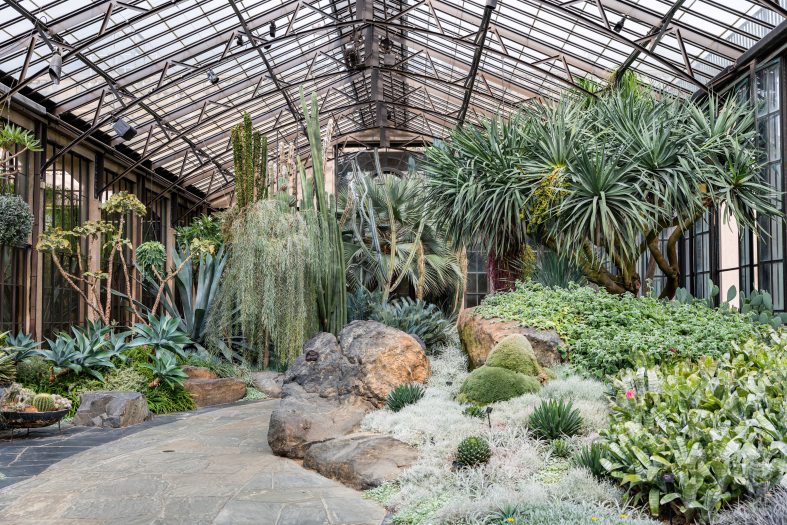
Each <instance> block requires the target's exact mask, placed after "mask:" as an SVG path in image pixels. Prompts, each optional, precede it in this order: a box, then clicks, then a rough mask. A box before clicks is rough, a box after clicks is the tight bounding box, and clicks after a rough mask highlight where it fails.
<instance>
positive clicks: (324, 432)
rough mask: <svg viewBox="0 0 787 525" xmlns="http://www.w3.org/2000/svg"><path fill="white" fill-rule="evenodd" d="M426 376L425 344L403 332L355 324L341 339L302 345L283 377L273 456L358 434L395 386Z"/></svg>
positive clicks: (298, 453) (294, 454) (271, 430)
mask: <svg viewBox="0 0 787 525" xmlns="http://www.w3.org/2000/svg"><path fill="white" fill-rule="evenodd" d="M428 377H429V360H428V359H427V357H426V354H425V353H424V351H423V349H422V348H421V345H420V344H419V343H418V341H416V340H415V339H414V338H413V337H412V336H410V335H408V334H406V333H404V332H402V331H400V330H397V329H395V328H391V327H389V326H386V325H383V324H381V323H378V322H375V321H355V322H353V323H350V324H349V325H347V326H346V327H345V328H344V329H343V330H342V331H341V333H340V334H339V337H338V338H337V337H334V336H333V335H332V334H328V333H320V334H318V335H316V336H315V337H313V338H312V339H310V340H309V341H307V342H306V344H304V346H303V354H301V355H300V356H299V357H298V359H296V361H295V362H294V363H293V364H292V366H290V368H289V370H288V371H287V373H286V374H285V376H284V385H283V387H282V400H281V401H280V402H279V406H278V407H277V408H276V409H275V410H274V411H273V414H272V415H271V423H270V426H269V427H268V444H269V445H270V447H271V449H272V450H273V452H274V453H275V454H278V455H280V456H287V457H291V458H299V459H300V458H303V457H304V455H305V454H306V452H307V451H308V450H309V447H311V446H312V445H313V444H315V443H322V442H325V441H328V440H330V439H335V438H339V437H342V436H345V435H347V434H349V433H351V432H352V431H354V430H355V429H356V427H357V426H358V424H359V423H360V421H361V419H363V417H364V415H365V414H366V413H367V412H369V411H370V410H373V409H375V408H381V407H383V406H384V405H385V398H386V397H387V396H388V393H389V392H390V391H391V390H393V389H394V388H396V387H397V386H399V385H401V384H402V383H414V382H417V383H423V382H424V381H426V379H427V378H428Z"/></svg>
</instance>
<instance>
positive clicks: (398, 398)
mask: <svg viewBox="0 0 787 525" xmlns="http://www.w3.org/2000/svg"><path fill="white" fill-rule="evenodd" d="M424 392H425V390H424V387H423V386H421V385H419V384H417V383H405V384H403V385H399V386H397V387H396V388H394V389H393V390H391V392H389V393H388V397H387V398H386V400H385V406H386V407H388V409H389V410H391V411H392V412H399V411H400V410H401V409H403V408H404V407H406V406H407V405H412V404H414V403H417V402H418V400H420V399H421V398H422V397H424Z"/></svg>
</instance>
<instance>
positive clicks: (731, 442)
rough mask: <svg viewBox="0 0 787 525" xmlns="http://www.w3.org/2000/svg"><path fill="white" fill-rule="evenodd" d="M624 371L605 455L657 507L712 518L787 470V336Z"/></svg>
mask: <svg viewBox="0 0 787 525" xmlns="http://www.w3.org/2000/svg"><path fill="white" fill-rule="evenodd" d="M773 340H774V343H773V346H772V347H768V346H766V345H765V344H763V343H760V342H753V341H752V342H748V343H746V344H744V345H741V346H739V347H736V348H734V349H732V350H731V351H730V352H729V353H728V354H726V355H725V356H724V357H723V358H721V359H719V360H714V359H712V358H710V357H706V358H703V359H700V360H699V361H680V362H675V363H672V364H668V365H663V366H661V367H651V368H645V367H642V368H640V369H638V370H637V371H627V372H622V373H621V374H620V376H619V377H618V378H617V379H616V380H615V383H614V384H615V388H616V397H615V399H614V401H613V402H612V405H611V407H612V415H611V421H610V425H609V428H608V429H607V430H606V431H605V432H604V433H603V434H602V435H603V436H604V438H605V441H606V443H607V452H606V457H605V458H602V460H601V462H602V464H603V465H604V467H605V468H606V469H607V470H608V471H609V472H610V474H611V475H612V476H613V477H615V478H617V479H619V480H620V481H621V484H623V485H624V486H625V487H627V488H628V489H629V492H630V493H631V494H633V495H634V497H635V498H638V499H639V500H644V501H647V502H648V504H649V507H650V510H651V512H652V513H654V514H657V513H659V512H660V510H662V508H663V507H664V506H666V505H670V506H672V508H673V509H674V510H675V511H677V512H679V513H680V514H682V515H684V516H685V517H686V518H687V519H694V518H699V519H709V517H710V516H711V515H712V514H713V513H714V512H715V511H717V510H719V508H720V507H721V506H723V505H725V504H727V503H730V502H733V501H735V500H737V499H739V498H741V497H744V496H749V495H760V494H763V493H764V492H765V491H767V490H768V489H769V488H770V487H771V486H772V485H774V484H776V483H778V482H779V481H780V480H781V479H782V478H783V476H784V475H785V474H786V473H787V459H786V458H785V456H786V455H787V444H785V443H787V403H785V401H784V400H785V399H787V338H785V337H784V336H779V335H774V336H773Z"/></svg>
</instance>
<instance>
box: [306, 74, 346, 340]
mask: <svg viewBox="0 0 787 525" xmlns="http://www.w3.org/2000/svg"><path fill="white" fill-rule="evenodd" d="M301 106H302V108H303V115H304V118H305V120H306V134H307V136H308V139H309V145H310V146H311V155H312V176H311V177H307V176H306V170H305V169H304V167H303V165H302V164H300V162H299V164H298V169H299V172H300V174H301V180H302V181H303V209H304V210H305V211H307V220H309V219H308V217H312V219H311V220H315V221H317V228H315V229H314V230H315V231H316V232H317V235H318V237H319V238H317V239H315V242H316V246H318V247H319V251H320V253H321V255H322V257H323V261H324V264H323V265H322V267H321V268H320V269H319V271H318V272H317V274H316V275H315V280H316V291H317V315H318V319H319V328H320V330H322V331H325V332H331V333H334V334H338V333H339V331H340V330H341V329H342V328H343V327H344V325H345V324H347V286H346V284H345V283H346V266H345V261H344V245H343V243H342V233H341V229H340V227H339V221H338V219H337V209H336V199H335V198H334V196H333V195H330V194H329V193H328V192H327V191H326V190H325V155H324V152H323V147H322V138H321V136H320V117H319V113H318V110H317V97H316V95H314V94H312V98H311V107H309V105H307V103H306V98H305V96H304V94H303V89H301ZM310 211H313V213H308V212H310Z"/></svg>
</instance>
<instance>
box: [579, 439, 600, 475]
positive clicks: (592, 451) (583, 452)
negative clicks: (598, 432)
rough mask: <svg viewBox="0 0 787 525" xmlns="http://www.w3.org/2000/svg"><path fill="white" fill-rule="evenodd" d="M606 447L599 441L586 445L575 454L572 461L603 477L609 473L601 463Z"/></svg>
mask: <svg viewBox="0 0 787 525" xmlns="http://www.w3.org/2000/svg"><path fill="white" fill-rule="evenodd" d="M604 451H605V447H604V445H603V444H601V443H599V442H593V443H591V444H590V445H585V446H584V447H582V448H581V449H579V451H578V452H577V453H576V454H575V455H574V457H573V458H572V463H573V464H574V465H575V466H577V467H580V468H585V469H587V470H588V471H589V472H590V473H591V474H593V476H595V477H596V478H598V479H602V478H604V477H605V476H606V475H607V470H606V469H605V468H604V466H603V465H602V464H601V459H602V458H603V457H604Z"/></svg>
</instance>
